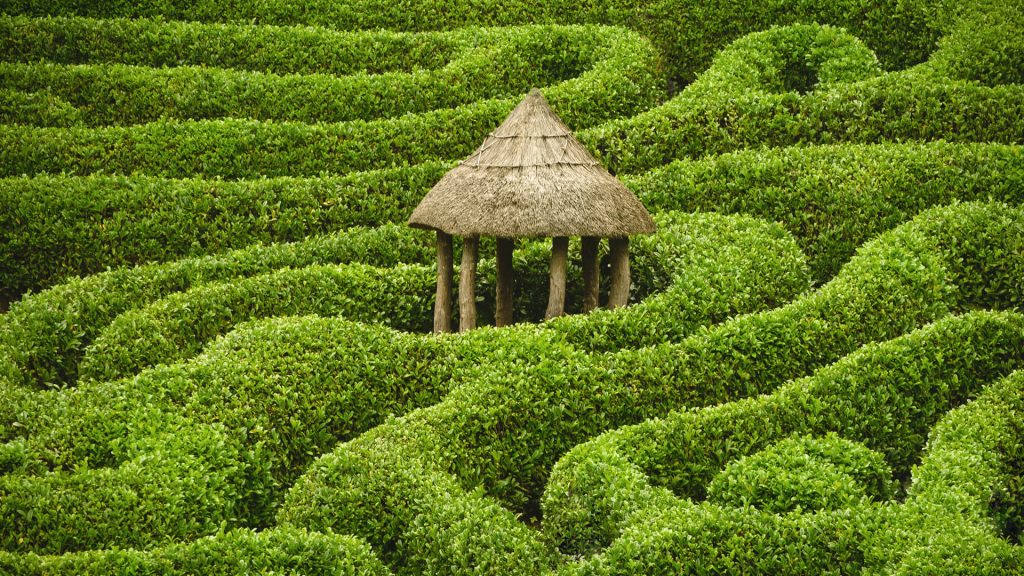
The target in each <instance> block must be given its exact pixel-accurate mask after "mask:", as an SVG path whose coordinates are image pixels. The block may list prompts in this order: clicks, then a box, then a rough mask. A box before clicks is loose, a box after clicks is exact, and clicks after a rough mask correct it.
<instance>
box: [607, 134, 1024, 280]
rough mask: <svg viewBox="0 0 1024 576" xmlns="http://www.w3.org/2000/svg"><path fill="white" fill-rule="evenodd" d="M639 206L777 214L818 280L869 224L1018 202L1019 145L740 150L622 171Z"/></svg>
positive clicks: (879, 227)
mask: <svg viewBox="0 0 1024 576" xmlns="http://www.w3.org/2000/svg"><path fill="white" fill-rule="evenodd" d="M624 180H625V182H626V183H627V185H628V186H629V187H630V188H631V189H632V190H633V191H634V192H635V193H636V194H637V196H639V197H640V199H641V201H642V202H643V203H644V205H645V206H647V208H648V209H649V210H653V211H659V210H683V211H712V212H724V213H739V214H752V215H756V216H758V217H761V218H764V219H766V220H772V221H776V222H781V223H782V224H783V225H784V226H785V227H786V229H787V230H789V232H790V233H791V234H793V236H794V237H795V238H796V239H797V242H798V243H799V244H800V247H801V248H802V249H803V251H804V253H805V254H807V258H808V263H809V265H810V267H811V271H812V275H813V277H814V278H815V279H816V280H817V281H824V280H827V279H829V278H831V277H832V276H834V275H835V274H836V273H837V272H839V270H840V268H841V267H842V265H843V264H845V263H846V262H847V260H849V258H850V257H851V256H852V255H853V254H854V252H855V251H856V250H857V249H858V248H859V247H860V246H861V245H862V244H863V243H864V242H866V241H868V240H870V239H871V238H872V237H874V236H875V235H877V234H880V233H882V232H885V231H887V230H890V229H892V228H895V227H896V226H898V225H900V224H901V223H903V222H906V221H907V220H908V219H910V218H912V217H913V216H914V215H916V214H917V213H919V212H921V211H922V210H925V209H927V208H930V207H932V206H938V205H943V204H948V203H950V202H953V201H956V200H961V201H968V200H998V201H1002V202H1007V203H1009V204H1014V205H1017V204H1021V203H1022V202H1024V149H1022V148H1021V147H1020V146H1016V145H1014V146H1005V145H999V144H952V143H947V142H929V143H909V144H876V145H855V144H843V145H828V146H812V147H802V146H801V147H790V148H781V149H763V150H747V151H741V152H735V153H730V154H723V155H721V156H717V157H713V158H705V159H702V160H681V161H677V162H673V163H671V164H669V165H667V166H665V167H664V168H660V169H657V170H653V171H651V172H648V173H646V174H643V175H640V176H633V177H629V178H625V179H624Z"/></svg>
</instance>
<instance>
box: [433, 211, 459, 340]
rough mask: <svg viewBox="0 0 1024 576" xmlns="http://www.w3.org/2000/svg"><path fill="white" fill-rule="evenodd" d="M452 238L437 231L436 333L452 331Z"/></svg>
mask: <svg viewBox="0 0 1024 576" xmlns="http://www.w3.org/2000/svg"><path fill="white" fill-rule="evenodd" d="M453 259H454V257H453V256H452V236H451V234H448V233H445V232H442V231H440V230H438V231H437V298H435V299H434V333H435V334H440V333H442V332H451V331H452V279H453V276H454V275H455V274H454V271H453V269H452V264H453V262H452V260H453Z"/></svg>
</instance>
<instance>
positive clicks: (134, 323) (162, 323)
mask: <svg viewBox="0 0 1024 576" xmlns="http://www.w3.org/2000/svg"><path fill="white" fill-rule="evenodd" d="M436 279H437V273H436V272H435V271H434V270H432V269H430V268H428V267H426V266H423V265H417V264H399V265H396V266H394V267H392V268H387V269H384V268H377V267H373V266H366V265H364V264H355V263H352V264H345V265H341V266H308V267H306V268H300V269H283V270H279V271H276V272H271V273H269V274H266V275H263V276H255V277H252V278H244V279H240V280H232V281H228V282H218V283H210V284H205V285H203V286H198V287H196V288H192V289H191V290H188V291H187V292H178V293H175V294H171V295H170V296H167V297H166V298H164V299H162V300H158V301H157V302H154V303H153V304H150V305H148V306H145V307H142V308H138V309H136V310H130V311H128V312H125V313H123V314H121V315H120V316H118V317H117V318H116V319H115V320H114V321H113V322H111V323H110V325H109V326H107V327H106V328H104V329H103V330H102V331H101V332H100V333H99V334H98V335H97V337H96V339H95V340H93V342H92V344H90V345H89V347H88V348H87V349H86V354H85V356H84V357H83V358H82V362H81V364H79V367H78V368H79V378H80V379H81V380H101V381H102V380H111V379H115V378H122V377H125V376H130V375H132V374H135V373H137V372H138V371H139V370H141V369H143V368H146V367H148V366H153V365H156V364H158V363H161V362H166V363H171V362H174V361H177V360H180V359H185V358H189V357H191V356H192V355H194V354H196V353H197V352H199V350H201V349H202V346H203V345H204V344H205V343H206V342H208V341H209V340H212V339H213V338H214V337H216V336H219V335H221V334H224V333H226V332H227V331H228V330H230V329H231V328H232V327H234V326H235V325H236V324H238V323H239V322H241V321H243V320H249V319H255V318H269V317H273V316H282V315H296V314H319V315H323V316H344V317H345V318H348V319H351V320H355V321H359V322H367V323H379V324H383V325H385V326H389V327H391V328H395V329H398V330H405V331H416V332H426V331H429V329H430V326H431V325H432V322H433V312H432V304H433V296H434V287H435V285H436Z"/></svg>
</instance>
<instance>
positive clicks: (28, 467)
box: [0, 216, 805, 552]
mask: <svg viewBox="0 0 1024 576" xmlns="http://www.w3.org/2000/svg"><path fill="white" fill-rule="evenodd" d="M677 218H678V219H679V223H677V224H675V225H674V226H672V225H669V226H666V227H665V229H666V231H667V232H669V233H671V232H673V231H674V232H683V231H685V232H686V233H689V234H697V233H702V234H704V235H707V236H708V237H709V238H710V237H717V236H718V234H719V233H720V232H722V231H723V230H728V229H729V228H728V223H729V221H730V220H735V228H736V231H735V232H734V233H733V234H734V235H735V236H736V240H735V241H736V242H737V243H739V245H740V246H743V247H744V248H745V249H746V251H747V252H748V253H749V252H754V253H757V252H758V251H759V252H761V253H763V254H764V256H763V258H754V260H755V262H757V263H756V264H755V265H754V270H755V271H756V272H759V273H756V272H754V273H751V278H750V279H749V283H750V285H751V287H752V290H751V291H750V294H743V293H731V292H730V291H728V290H723V291H722V292H721V294H720V296H719V298H720V299H722V300H724V301H743V300H745V299H748V298H753V297H754V295H756V294H758V293H759V292H761V291H763V290H764V289H765V288H758V286H759V285H765V286H766V285H767V284H771V283H772V282H769V281H768V280H769V279H775V278H786V277H788V276H792V277H793V279H794V282H793V284H794V292H795V291H797V290H799V289H800V288H801V287H802V284H803V282H801V281H802V280H803V281H805V276H804V274H803V270H802V268H801V267H799V266H796V267H795V270H792V271H790V270H787V267H789V266H791V265H792V264H793V263H794V262H795V263H797V264H798V263H799V261H800V258H799V253H798V252H797V251H796V250H795V248H794V247H793V245H792V242H790V243H789V244H788V251H789V253H790V256H789V257H788V258H784V259H781V260H779V259H777V257H775V256H770V254H771V253H773V252H775V251H776V250H779V249H780V248H784V249H785V247H786V244H784V243H780V242H779V241H778V240H779V239H778V236H779V229H778V227H777V226H772V225H766V224H763V223H755V222H752V221H750V220H747V219H740V218H723V217H720V216H691V217H684V216H677ZM758 235H761V236H764V237H765V238H766V239H768V240H769V242H766V243H765V244H763V245H760V246H758V245H751V244H744V243H745V242H750V240H751V238H752V237H754V238H756V237H757V236H758ZM725 241H730V237H729V235H726V236H725ZM704 244H705V245H709V244H710V242H705V243H704ZM736 252H740V251H739V250H737V251H736ZM684 253H685V251H684ZM762 260H763V261H764V262H765V263H761V261H762ZM689 266H690V269H691V270H693V271H694V272H695V273H698V274H700V273H702V272H704V271H705V270H707V269H708V267H709V266H717V267H726V266H729V264H728V262H726V263H722V262H717V261H713V260H710V259H707V258H705V259H700V260H697V261H696V262H693V263H691V264H689ZM303 270H306V269H303ZM290 272H291V271H285V272H284V273H285V274H288V273H290ZM300 272H301V271H300ZM253 280H256V281H259V280H261V279H260V278H258V277H257V278H253ZM431 280H432V278H431ZM239 284H245V281H242V282H240V283H239ZM208 286H210V285H208ZM211 287H213V288H215V289H216V288H217V287H216V286H211ZM202 289H203V288H202V287H201V288H200V289H199V290H202ZM772 290H775V288H772V289H771V290H769V292H772ZM697 295H699V293H698V294H695V296H697ZM188 296H189V294H188V293H185V294H184V295H182V297H181V298H182V299H183V300H189V301H191V302H192V303H193V304H197V306H196V307H195V308H197V309H199V310H206V309H208V308H210V307H209V306H205V305H200V304H202V303H201V302H200V301H199V300H198V299H196V298H188ZM702 297H703V298H705V300H707V299H708V296H707V295H703V296H702ZM247 301H251V300H247ZM366 307H367V309H368V310H377V309H379V308H375V307H373V306H372V305H367V306H366ZM126 317H127V316H121V317H120V318H122V319H123V318H126ZM205 320H206V318H205V317H202V318H200V321H199V322H196V323H193V326H197V327H199V328H202V327H203V321H205ZM559 340H560V338H559V337H558V336H557V334H556V333H555V332H554V331H551V330H544V329H540V328H537V327H533V326H529V325H523V326H520V327H515V328H510V329H507V330H501V331H495V330H480V331H477V332H473V333H470V334H468V335H465V336H450V337H444V338H435V337H422V336H413V335H405V334H400V333H396V332H394V331H392V330H390V329H388V328H384V327H380V326H366V325H361V324H354V323H351V322H347V321H344V320H340V319H322V318H315V317H314V318H302V319H275V320H267V321H261V322H258V323H253V324H246V325H243V326H241V327H239V328H237V329H236V330H235V331H233V332H232V333H230V334H229V335H227V336H226V337H224V338H222V339H220V340H217V341H216V342H214V343H213V344H210V345H209V346H207V347H206V349H205V351H204V352H203V353H202V354H200V355H199V356H197V357H196V358H195V359H194V360H193V361H191V362H189V363H187V364H184V365H181V366H177V367H165V368H158V369H154V370H149V371H144V372H142V373H141V374H140V375H138V376H136V377H134V378H129V379H124V380H118V381H113V382H107V383H99V382H92V383H89V382H85V383H82V384H80V385H79V386H78V387H77V388H75V389H74V390H65V391H63V392H61V393H60V394H44V395H38V396H36V395H27V397H23V398H21V399H20V400H19V402H20V405H19V408H20V409H21V410H22V411H23V412H25V413H28V414H31V415H32V416H31V418H29V419H25V421H24V422H23V423H22V424H20V425H17V426H14V427H12V428H10V429H9V431H10V434H9V435H7V436H6V438H5V439H6V440H7V443H6V444H4V445H2V446H0V465H2V466H3V467H2V468H0V471H2V472H5V473H6V476H4V478H5V480H4V481H5V482H7V483H8V485H7V492H6V494H5V499H6V500H8V501H10V502H12V505H14V503H17V507H18V508H19V509H22V510H33V511H34V512H32V513H30V514H27V515H25V516H24V517H22V516H12V517H8V516H3V515H0V521H6V522H8V524H7V525H6V527H5V529H4V530H3V533H5V534H8V533H9V534H12V535H13V536H11V538H12V540H11V541H8V542H7V543H5V545H4V546H5V547H6V548H8V549H17V550H40V551H41V550H46V551H50V552H55V551H58V550H71V549H82V548H90V547H102V546H110V545H113V544H118V545H142V544H141V543H142V542H149V540H154V543H155V541H167V540H173V539H178V538H187V537H195V536H197V535H201V534H203V533H206V532H207V531H209V530H210V529H211V527H212V526H213V525H215V524H217V523H218V522H220V521H223V520H225V519H228V525H229V526H230V525H235V524H233V522H235V520H230V519H231V518H235V519H237V522H246V523H252V524H254V525H266V524H267V522H268V521H269V518H270V515H271V514H272V512H273V509H274V507H275V505H276V503H277V502H278V501H279V499H280V497H281V491H283V490H284V489H285V488H286V487H288V486H290V484H291V483H292V482H293V481H294V479H295V477H296V476H298V475H299V474H301V472H302V470H303V469H304V466H305V464H306V463H307V462H308V461H309V460H310V459H312V458H313V457H315V456H316V455H318V454H320V453H322V452H325V451H327V450H328V449H330V448H331V447H332V446H333V444H334V443H335V442H337V441H339V440H342V439H346V438H347V437H350V436H351V435H353V434H356V433H359V432H362V431H364V430H367V429H369V428H371V427H372V426H374V425H376V424H379V423H380V422H381V421H382V420H383V419H384V418H385V417H387V416H388V414H401V413H402V412H405V411H408V410H409V409H411V408H415V407H421V406H429V405H434V404H436V403H437V401H438V400H439V399H440V398H441V396H442V395H443V394H445V393H447V392H448V391H449V390H451V389H452V388H454V387H457V386H459V385H461V384H462V383H465V382H472V381H473V380H474V379H476V378H479V377H481V370H482V371H484V372H489V371H491V370H493V369H494V367H495V366H498V367H503V366H505V365H506V363H511V364H510V365H511V366H515V365H516V364H517V363H519V362H527V363H534V362H535V361H536V355H537V354H538V353H542V352H543V351H544V350H545V349H546V346H547V345H548V343H554V342H558V341H559ZM530 342H533V343H535V344H533V345H529V344H528V345H526V346H524V343H530ZM496 345H497V346H496ZM557 346H560V347H565V346H564V344H558V345H557ZM389 351H390V352H389ZM574 354H577V355H578V354H579V353H574ZM8 409H10V408H8ZM12 420H15V419H14V418H10V419H7V418H5V421H6V422H10V421H12ZM187 426H191V427H196V428H197V429H199V430H206V429H208V427H210V426H215V428H213V429H211V432H210V434H207V435H206V436H203V435H202V434H199V433H198V432H197V433H195V434H191V433H189V432H187V431H186V430H185V427H187ZM175 430H176V431H177V433H180V434H181V435H183V436H185V437H187V438H194V439H195V441H196V442H198V441H199V439H201V438H202V437H207V438H209V442H208V443H207V444H203V446H208V445H209V443H211V442H214V440H217V441H218V442H221V443H223V444H224V445H225V448H223V449H220V450H213V448H210V450H213V451H216V452H218V453H224V454H225V455H224V456H223V457H224V458H226V459H227V461H228V462H232V463H233V464H231V465H230V466H229V465H227V464H225V465H224V466H223V468H224V469H223V470H219V471H218V473H219V474H221V476H219V477H223V480H222V481H221V482H220V483H218V484H216V485H215V486H212V487H209V489H208V490H206V491H204V492H198V493H196V494H195V495H194V496H190V489H189V488H188V482H190V481H193V480H194V479H193V480H189V479H188V478H186V479H185V480H183V482H184V484H183V485H181V486H178V487H174V486H171V485H166V484H164V485H161V486H162V488H161V487H160V486H155V487H154V488H153V489H152V490H156V491H158V492H159V493H158V494H156V495H155V497H154V500H155V501H159V500H160V498H157V497H156V496H160V497H162V498H163V499H164V500H165V501H166V499H168V498H192V500H191V501H194V502H195V503H196V504H195V505H196V506H200V505H206V504H209V503H210V502H214V501H220V502H221V503H222V504H221V506H222V509H218V510H217V511H208V512H207V513H206V516H204V518H209V522H208V523H203V524H200V525H194V524H192V523H189V522H186V521H185V518H180V517H178V516H177V512H176V511H175V509H174V508H168V509H165V510H163V511H161V512H159V513H158V512H157V511H156V510H154V508H152V507H147V506H143V505H142V504H140V503H135V507H134V508H132V512H131V513H130V514H138V515H142V516H145V517H148V516H155V517H157V518H156V522H157V523H150V524H146V523H145V522H142V521H139V522H138V523H137V524H138V526H139V528H138V531H137V532H135V533H132V534H121V532H123V530H121V525H120V524H118V523H116V522H114V520H113V519H114V518H115V517H116V516H117V515H118V514H120V515H122V516H123V515H125V514H129V512H127V511H125V510H124V509H122V508H120V507H111V512H110V515H109V517H105V518H107V520H104V521H102V522H100V521H99V520H95V519H94V520H95V521H94V522H93V523H92V524H91V525H89V524H85V523H84V522H82V521H80V520H79V518H82V517H84V516H86V514H87V512H86V511H87V510H89V509H90V508H91V507H94V506H97V505H99V502H102V501H103V498H105V497H106V496H104V495H105V494H107V493H111V492H114V493H116V492H117V491H118V490H131V489H133V488H132V486H135V485H136V484H138V483H139V482H141V481H140V480H137V478H138V477H139V475H140V474H143V473H159V472H158V471H157V472H153V471H147V470H142V471H139V470H136V467H135V465H134V464H132V463H133V462H135V461H136V459H139V462H143V461H144V460H143V459H144V458H146V457H147V456H146V455H147V454H149V453H150V451H151V450H152V449H153V448H152V446H154V445H160V446H163V448H162V450H164V452H161V453H166V454H167V458H169V459H170V460H173V454H174V453H175V451H176V450H177V448H174V446H173V445H170V444H166V443H163V444H161V443H162V442H164V440H162V439H163V438H165V437H166V436H167V435H168V434H172V433H174V432H173V431H175ZM213 432H218V434H213ZM229 448H230V450H229ZM204 450H205V449H203V448H202V447H201V446H200V447H194V448H192V449H191V451H183V458H190V456H188V455H189V454H190V453H195V452H199V453H200V454H205V453H206V451H204ZM229 452H230V453H229ZM232 455H233V456H232ZM170 460H169V461H168V464H167V465H168V466H170V465H172V463H171V462H170ZM83 462H88V463H89V466H88V467H83V466H82V465H81V463H83ZM203 462H205V461H203ZM193 467H194V468H197V467H198V464H197V465H196V466H193ZM183 469H184V468H183ZM161 470H162V468H161ZM205 473H207V472H204V471H202V470H199V471H197V476H201V475H202V474H205ZM225 475H226V476H225ZM101 477H102V478H103V479H104V482H103V483H102V484H103V486H104V487H105V490H106V492H97V491H94V490H78V491H76V490H75V489H74V487H75V486H78V485H79V484H81V485H86V486H88V485H91V484H92V483H93V482H94V481H97V480H98V479H99V478H101ZM210 477H211V478H213V477H214V474H213V473H212V472H210ZM143 478H145V476H143ZM189 478H192V477H191V476H189ZM56 501H60V502H61V505H59V506H54V502H56ZM133 502H134V501H133ZM154 505H155V504H154ZM182 511H183V512H182V513H194V512H196V511H195V510H193V509H191V508H187V507H184V508H183V509H182ZM131 517H134V516H131ZM57 525H61V526H63V528H60V529H58V528H56V526H57ZM18 541H22V542H21V543H17V544H16V543H15V542H18Z"/></svg>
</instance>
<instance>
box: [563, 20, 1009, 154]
mask: <svg viewBox="0 0 1024 576" xmlns="http://www.w3.org/2000/svg"><path fill="white" fill-rule="evenodd" d="M815 31H817V32H816V33H815ZM833 35H837V36H838V37H840V38H842V37H843V35H842V34H841V33H838V32H836V31H834V30H831V29H829V28H827V27H820V26H808V25H798V26H788V27H784V28H776V29H773V30H769V31H766V32H760V33H756V34H751V35H749V36H747V37H744V38H742V39H741V40H738V41H736V42H735V43H734V44H733V45H731V46H730V47H729V49H726V50H723V51H722V52H721V54H720V55H719V56H718V57H717V58H716V59H715V62H714V63H713V64H712V65H711V67H710V68H709V69H708V70H707V71H706V72H704V73H703V74H702V75H701V76H700V77H699V78H698V79H697V80H696V81H695V82H694V83H693V84H691V85H690V86H688V87H687V88H686V90H684V91H683V92H682V93H680V94H679V95H678V96H676V97H675V98H673V99H672V100H669V101H668V102H666V103H665V104H663V105H661V106H659V107H657V108H654V109H652V110H649V111H647V112H644V113H642V114H638V115H636V116H634V117H631V118H625V119H619V120H615V121H611V122H608V123H607V124H604V125H601V126H598V127H595V128H593V129H591V130H587V131H584V132H581V134H580V138H581V139H582V140H583V141H584V142H586V143H587V144H588V145H589V147H590V148H591V150H592V151H594V152H595V154H597V155H598V157H599V158H600V159H601V160H603V162H604V164H605V165H606V166H608V168H609V169H610V170H612V171H613V172H620V173H637V172H642V171H646V170H651V169H654V168H657V167H659V166H662V165H664V164H667V163H669V162H671V161H673V160H677V159H682V158H700V157H703V156H709V155H715V154H721V153H724V152H731V151H734V150H737V149H741V148H751V147H766V146H768V147H777V146H791V145H797V144H800V145H808V144H831V143H836V142H851V143H877V142H885V141H906V140H939V139H947V140H952V141H958V142H1003V143H1018V142H1020V141H1021V140H1024V134H1022V132H1021V129H1022V127H1021V125H1020V123H1019V122H1017V121H1016V119H1017V118H1019V117H1020V116H1021V115H1022V114H1024V109H1022V106H1024V104H1022V103H1024V97H1022V90H1024V88H1022V87H1021V86H1016V85H1008V86H998V87H993V88H990V87H984V86H980V85H976V84H967V83H963V82H956V81H950V80H942V79H940V78H936V77H935V76H934V75H932V74H929V73H927V72H926V71H925V70H923V69H922V70H908V71H905V72H894V73H889V74H884V75H882V76H879V77H877V78H869V79H864V80H860V81H857V82H837V83H833V84H828V85H819V86H818V87H817V89H816V90H813V91H810V92H807V93H806V94H800V93H799V92H798V91H797V90H795V89H799V88H806V87H810V86H811V85H812V82H811V81H808V80H807V78H808V77H811V76H813V75H817V76H822V75H825V77H826V78H830V77H836V78H857V77H859V76H864V75H870V69H869V67H868V68H866V67H865V64H864V62H865V60H864V58H863V55H862V53H861V52H859V51H857V50H852V52H851V51H849V50H842V48H843V47H844V46H846V47H849V46H855V44H851V43H852V40H849V39H847V40H845V41H844V42H845V43H844V44H840V45H839V46H838V47H836V48H835V50H836V51H837V52H838V54H837V55H836V56H835V59H834V60H830V59H829V55H830V54H829V52H828V51H826V52H825V53H824V54H818V52H817V51H816V50H817V49H816V46H817V45H816V44H814V43H808V38H811V39H815V38H818V37H821V36H825V37H832V36H833ZM825 46H826V47H827V46H828V45H827V44H826V45H825ZM787 50H788V51H789V52H786V51H787ZM757 54H760V61H759V62H758V64H756V65H754V64H752V63H751V62H750V61H749V59H751V58H753V56H754V55H757ZM783 55H784V57H783ZM780 59H781V60H782V61H783V62H795V63H797V64H798V66H796V68H797V69H796V72H795V73H797V75H798V76H800V75H802V79H797V80H791V79H789V77H788V76H787V74H792V72H787V69H786V68H785V67H784V66H783V67H780V66H779V65H778V62H779V61H780ZM806 60H812V61H814V62H815V63H820V64H818V69H816V70H815V69H812V68H810V65H808V64H805V61H806ZM826 64H828V65H829V66H831V68H829V67H825V68H824V69H823V67H824V66H825V65H826ZM801 66H803V67H805V68H806V69H801ZM737 77H739V78H744V79H746V80H745V82H746V83H747V85H760V86H761V89H760V90H752V91H747V92H737V91H736V90H735V89H734V87H733V86H732V85H731V83H730V81H732V80H734V79H735V78H737ZM780 89H781V90H786V91H784V92H781V93H779V92H777V91H778V90H780Z"/></svg>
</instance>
